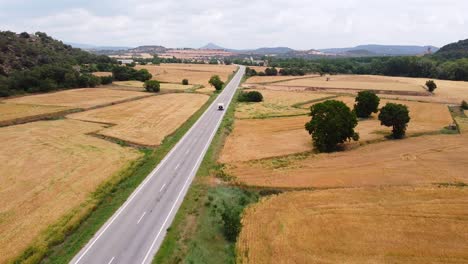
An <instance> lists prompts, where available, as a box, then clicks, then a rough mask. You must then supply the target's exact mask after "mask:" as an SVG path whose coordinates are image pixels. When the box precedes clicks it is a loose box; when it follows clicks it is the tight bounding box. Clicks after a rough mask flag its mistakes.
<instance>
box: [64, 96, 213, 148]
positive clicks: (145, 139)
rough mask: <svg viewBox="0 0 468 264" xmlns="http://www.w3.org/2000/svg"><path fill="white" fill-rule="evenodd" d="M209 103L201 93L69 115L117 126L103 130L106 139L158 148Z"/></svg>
mask: <svg viewBox="0 0 468 264" xmlns="http://www.w3.org/2000/svg"><path fill="white" fill-rule="evenodd" d="M207 100H208V96H206V95H201V94H187V93H177V94H166V95H160V96H152V97H148V98H144V99H141V100H137V101H131V102H127V103H123V104H118V105H113V106H109V107H104V108H99V109H94V110H90V111H86V112H81V113H76V114H71V115H68V116H67V117H68V118H71V119H78V120H83V121H90V122H99V123H107V124H115V126H112V127H109V128H105V129H102V130H100V131H99V132H98V133H99V134H101V135H104V136H108V137H112V138H118V139H121V140H124V141H128V142H131V143H135V144H139V145H145V146H156V145H159V144H160V143H161V142H162V140H163V139H164V138H165V137H166V136H167V135H169V134H171V133H172V132H174V131H175V130H176V129H177V128H178V127H179V126H180V125H182V124H183V123H184V122H185V121H186V120H187V119H188V118H189V117H190V116H192V115H193V114H194V113H195V112H196V111H197V110H198V109H200V107H201V106H202V105H203V104H204V103H205V102H206V101H207Z"/></svg>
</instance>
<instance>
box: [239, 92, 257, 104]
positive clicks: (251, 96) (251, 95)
mask: <svg viewBox="0 0 468 264" xmlns="http://www.w3.org/2000/svg"><path fill="white" fill-rule="evenodd" d="M237 101H239V102H261V101H263V95H262V94H261V93H260V92H257V91H250V92H240V93H239V95H238V97H237Z"/></svg>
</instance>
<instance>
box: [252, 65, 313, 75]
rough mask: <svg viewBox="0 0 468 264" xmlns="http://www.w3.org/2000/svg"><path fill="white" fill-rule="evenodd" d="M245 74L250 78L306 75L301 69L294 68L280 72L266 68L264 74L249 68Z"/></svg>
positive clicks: (272, 68)
mask: <svg viewBox="0 0 468 264" xmlns="http://www.w3.org/2000/svg"><path fill="white" fill-rule="evenodd" d="M245 74H246V75H247V77H250V76H257V75H258V76H276V75H278V74H279V75H283V76H303V75H305V74H306V71H304V70H303V69H301V68H297V67H292V68H282V69H280V70H279V71H278V70H277V69H276V67H271V68H266V69H265V71H264V72H257V71H256V70H255V69H252V68H250V67H247V68H246V69H245Z"/></svg>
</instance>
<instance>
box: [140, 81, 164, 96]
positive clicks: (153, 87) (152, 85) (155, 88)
mask: <svg viewBox="0 0 468 264" xmlns="http://www.w3.org/2000/svg"><path fill="white" fill-rule="evenodd" d="M144 86H145V89H146V91H148V92H152V93H158V92H159V91H160V90H161V85H160V83H159V82H158V81H156V80H147V81H145V85H144Z"/></svg>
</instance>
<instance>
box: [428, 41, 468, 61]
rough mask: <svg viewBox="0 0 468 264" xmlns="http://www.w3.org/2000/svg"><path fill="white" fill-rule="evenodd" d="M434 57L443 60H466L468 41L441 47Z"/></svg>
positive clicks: (467, 56)
mask: <svg viewBox="0 0 468 264" xmlns="http://www.w3.org/2000/svg"><path fill="white" fill-rule="evenodd" d="M434 57H436V58H443V59H461V58H468V39H465V40H460V41H458V42H455V43H451V44H448V45H445V46H443V47H442V48H440V49H439V51H437V52H436V53H435V54H434Z"/></svg>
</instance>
